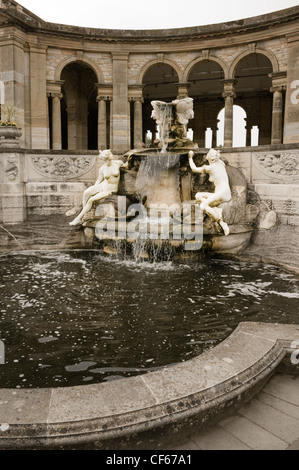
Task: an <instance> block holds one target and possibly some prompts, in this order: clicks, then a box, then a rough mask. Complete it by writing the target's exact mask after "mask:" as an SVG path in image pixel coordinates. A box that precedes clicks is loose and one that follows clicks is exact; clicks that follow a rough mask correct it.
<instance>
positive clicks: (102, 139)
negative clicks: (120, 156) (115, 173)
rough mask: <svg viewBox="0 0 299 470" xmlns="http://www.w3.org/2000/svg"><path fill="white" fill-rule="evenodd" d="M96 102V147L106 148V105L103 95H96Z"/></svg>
mask: <svg viewBox="0 0 299 470" xmlns="http://www.w3.org/2000/svg"><path fill="white" fill-rule="evenodd" d="M97 102H98V149H99V150H105V149H106V148H107V105H106V99H105V97H104V96H98V97H97Z"/></svg>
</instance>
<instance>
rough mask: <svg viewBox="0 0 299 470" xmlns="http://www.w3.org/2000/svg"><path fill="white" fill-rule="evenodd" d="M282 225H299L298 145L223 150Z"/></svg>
mask: <svg viewBox="0 0 299 470" xmlns="http://www.w3.org/2000/svg"><path fill="white" fill-rule="evenodd" d="M224 155H225V157H226V158H227V160H228V162H229V163H230V164H231V165H233V166H236V167H237V168H239V169H240V170H241V171H242V172H243V173H244V175H245V176H246V179H247V182H248V184H249V188H251V189H253V190H254V191H255V192H256V193H257V194H258V196H259V197H260V199H261V201H262V202H264V203H265V205H266V206H267V208H268V209H269V210H274V211H275V212H276V213H277V215H278V220H279V222H280V223H281V224H289V225H299V145H294V146H269V147H268V148H267V147H258V148H251V149H250V151H249V149H244V150H243V151H241V150H236V152H229V153H226V152H225V153H224Z"/></svg>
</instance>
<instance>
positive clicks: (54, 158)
mask: <svg viewBox="0 0 299 470" xmlns="http://www.w3.org/2000/svg"><path fill="white" fill-rule="evenodd" d="M29 159H30V165H31V167H32V168H33V169H34V170H35V171H36V172H37V173H38V174H40V175H42V176H44V177H47V178H51V179H53V180H55V181H66V180H72V179H77V178H80V177H81V176H83V175H84V174H86V173H87V172H89V171H90V170H91V169H92V168H93V167H94V166H95V164H96V157H95V156H93V155H79V156H78V155H74V156H73V155H30V156H29Z"/></svg>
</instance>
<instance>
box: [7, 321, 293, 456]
mask: <svg viewBox="0 0 299 470" xmlns="http://www.w3.org/2000/svg"><path fill="white" fill-rule="evenodd" d="M298 348H299V325H294V324H271V323H259V322H244V323H240V324H239V325H238V327H237V328H236V329H235V330H234V332H233V333H232V334H231V335H230V336H229V337H228V338H226V339H225V340H224V341H223V342H222V343H220V344H219V345H217V346H216V347H214V348H213V349H211V350H209V351H206V352H205V353H203V354H201V355H200V356H198V357H195V358H193V359H191V360H189V361H186V362H183V363H180V364H177V365H174V366H170V367H167V368H165V369H162V370H159V371H155V372H150V373H147V374H143V375H140V376H137V377H132V378H124V379H121V380H117V381H113V382H106V383H100V384H91V385H80V386H76V387H64V388H53V389H51V388H48V389H47V388H46V389H0V449H30V448H34V449H39V448H57V447H60V446H64V447H65V446H80V445H84V444H91V443H93V444H95V445H96V447H97V448H99V449H101V448H102V449H105V448H106V449H109V448H117V447H119V448H122V446H126V448H128V446H129V445H133V446H136V445H139V446H141V448H142V445H144V443H145V442H146V443H147V445H150V443H152V445H155V444H154V442H155V440H156V439H159V442H160V444H161V442H162V441H161V436H163V439H167V435H168V434H169V433H170V435H171V436H172V438H173V436H175V434H176V433H179V432H180V433H182V432H184V430H185V429H190V426H191V427H192V428H193V429H196V430H199V429H202V428H203V427H205V426H206V425H207V424H210V423H212V422H215V421H216V420H219V419H221V418H222V417H223V416H224V415H225V416H226V415H227V414H229V413H230V412H232V411H234V410H235V409H238V408H239V407H241V406H242V405H243V404H244V403H245V402H246V401H247V400H249V399H250V398H252V396H254V395H255V394H256V393H257V392H258V391H259V390H260V389H261V388H262V387H263V386H264V385H265V383H266V382H267V381H268V380H269V378H270V377H271V376H272V375H273V373H275V371H276V370H277V368H278V366H279V365H280V364H281V363H282V362H283V360H287V362H288V366H290V368H291V369H292V370H293V371H294V372H295V373H298V368H299V366H298V365H297V366H296V365H294V364H292V361H291V356H290V354H292V352H293V353H294V355H295V354H297V353H296V350H297V349H298ZM297 357H299V354H297ZM293 362H294V361H293ZM295 362H296V361H295ZM133 443H134V444H133Z"/></svg>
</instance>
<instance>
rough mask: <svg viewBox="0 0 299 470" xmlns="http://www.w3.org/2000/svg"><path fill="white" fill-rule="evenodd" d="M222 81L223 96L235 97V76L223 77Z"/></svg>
mask: <svg viewBox="0 0 299 470" xmlns="http://www.w3.org/2000/svg"><path fill="white" fill-rule="evenodd" d="M221 82H222V83H223V93H222V97H223V98H236V94H235V85H236V84H237V80H236V79H235V78H232V79H225V80H221Z"/></svg>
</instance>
